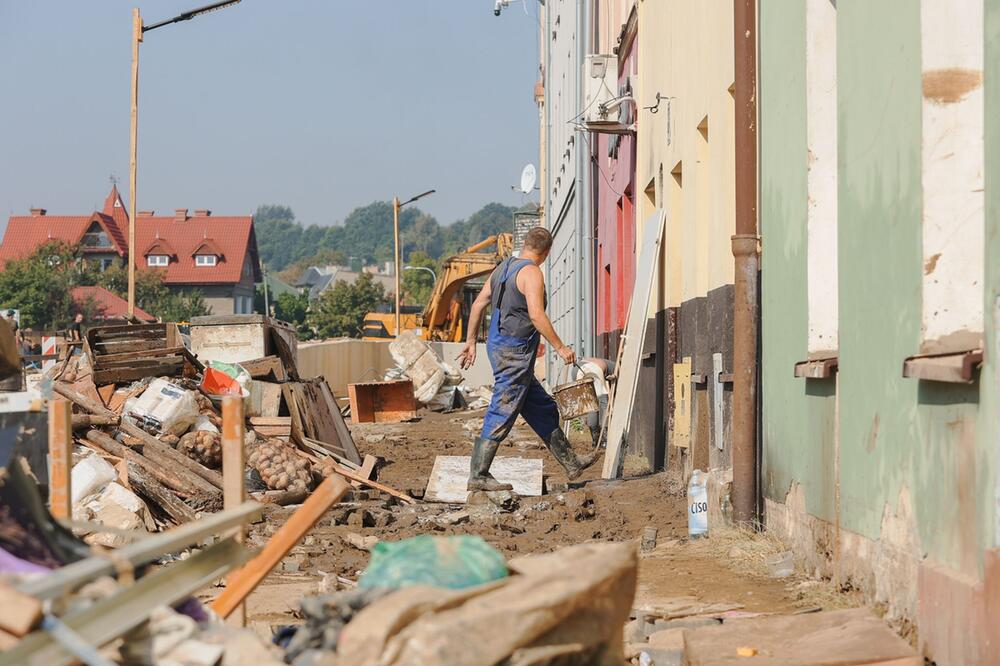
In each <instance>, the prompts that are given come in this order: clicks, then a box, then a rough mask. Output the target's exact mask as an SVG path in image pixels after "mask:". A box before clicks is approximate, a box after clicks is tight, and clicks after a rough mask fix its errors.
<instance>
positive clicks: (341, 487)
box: [212, 475, 351, 617]
mask: <svg viewBox="0 0 1000 666" xmlns="http://www.w3.org/2000/svg"><path fill="white" fill-rule="evenodd" d="M350 488H351V487H350V486H349V485H347V482H345V481H344V479H343V477H340V476H337V475H332V476H329V477H327V478H326V479H324V481H323V483H321V484H319V486H317V487H316V490H314V491H313V492H312V494H311V495H309V499H307V500H306V501H305V502H303V504H302V506H300V507H299V508H298V509H297V510H296V511H295V513H293V514H292V515H291V516H289V517H288V520H286V521H285V524H284V525H282V526H281V527H280V528H278V531H277V532H275V533H274V536H272V537H271V539H270V540H269V541H268V542H267V543H266V544H265V545H264V548H263V549H262V550H261V551H260V553H259V554H258V555H257V556H256V557H255V558H253V559H252V560H250V561H249V562H247V564H246V566H244V567H243V568H242V569H240V570H239V571H237V572H236V573H234V574H233V575H232V576H230V577H229V580H228V581H227V582H226V589H225V590H223V592H222V594H220V595H219V596H218V597H216V599H215V601H214V602H212V610H213V611H215V612H216V613H218V614H219V615H220V616H222V617H229V614H230V613H232V612H233V611H234V610H235V609H236V608H237V607H238V606H239V605H240V604H242V603H243V601H244V600H245V599H246V598H247V596H248V595H249V594H250V593H251V592H253V591H254V589H256V587H257V586H258V585H260V582H261V581H262V580H264V578H265V577H266V576H267V575H268V574H269V573H271V570H272V569H274V567H275V566H277V565H278V563H279V562H281V560H282V559H283V558H284V557H285V555H287V554H288V552H289V551H290V550H291V549H292V548H294V547H295V545H296V544H298V542H299V541H301V540H302V539H303V537H305V535H306V534H307V533H308V532H309V530H311V529H312V528H313V526H314V525H315V524H316V523H317V522H318V521H319V519H320V518H322V517H323V514H324V513H326V512H327V511H328V510H329V509H330V507H331V506H333V505H334V504H336V503H337V502H339V501H340V498H341V497H343V496H344V495H345V494H346V493H347V491H348V490H350Z"/></svg>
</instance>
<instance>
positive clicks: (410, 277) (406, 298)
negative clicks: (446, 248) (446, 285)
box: [402, 250, 438, 305]
mask: <svg viewBox="0 0 1000 666" xmlns="http://www.w3.org/2000/svg"><path fill="white" fill-rule="evenodd" d="M406 265H408V266H421V267H423V268H429V269H431V270H432V271H434V272H435V273H437V272H438V263H437V262H436V261H434V260H433V259H431V258H430V257H429V256H427V254H426V253H425V252H421V251H419V250H418V251H417V252H414V253H412V254H411V255H410V260H409V261H408V262H407V263H406ZM402 282H403V284H402V293H403V303H404V304H405V305H426V304H427V301H429V300H430V298H431V292H433V291H434V278H433V277H432V276H431V274H430V273H428V272H427V271H419V270H409V271H408V270H404V271H403V274H402Z"/></svg>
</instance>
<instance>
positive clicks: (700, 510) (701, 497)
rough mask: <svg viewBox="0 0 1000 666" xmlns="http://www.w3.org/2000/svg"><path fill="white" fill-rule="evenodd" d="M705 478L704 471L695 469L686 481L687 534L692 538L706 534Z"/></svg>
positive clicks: (706, 501) (706, 496) (706, 503)
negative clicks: (688, 480) (687, 481)
mask: <svg viewBox="0 0 1000 666" xmlns="http://www.w3.org/2000/svg"><path fill="white" fill-rule="evenodd" d="M707 480H708V479H707V475H706V474H705V472H703V471H701V470H700V469H696V470H695V471H694V472H693V473H692V474H691V481H690V482H689V483H688V536H689V537H690V538H692V539H698V538H701V537H706V536H708V490H707V489H706V488H705V483H706V481H707Z"/></svg>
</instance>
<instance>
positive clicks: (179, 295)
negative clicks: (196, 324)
mask: <svg viewBox="0 0 1000 666" xmlns="http://www.w3.org/2000/svg"><path fill="white" fill-rule="evenodd" d="M93 277H94V284H97V285H98V286H101V287H104V288H105V289H107V290H108V291H110V292H113V293H115V294H117V295H118V296H120V297H122V298H128V268H127V267H125V266H113V267H111V268H108V269H107V270H105V271H104V272H101V273H95V274H94V276H93ZM135 304H136V305H138V306H139V307H140V308H142V309H143V310H145V311H146V312H148V313H149V314H151V315H153V316H154V317H159V318H160V319H162V320H163V321H191V318H192V317H199V316H201V315H207V314H210V312H209V309H208V306H207V305H205V299H204V298H203V297H202V295H201V292H200V291H198V290H197V289H194V290H191V291H180V292H175V291H171V290H170V289H169V288H168V287H167V286H166V285H165V284H163V271H160V270H141V271H136V273H135Z"/></svg>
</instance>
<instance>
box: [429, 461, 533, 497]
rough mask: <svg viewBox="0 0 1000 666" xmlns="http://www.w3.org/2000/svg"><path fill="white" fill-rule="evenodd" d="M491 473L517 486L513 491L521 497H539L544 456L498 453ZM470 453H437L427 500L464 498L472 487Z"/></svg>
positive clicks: (500, 479)
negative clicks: (467, 485) (440, 454)
mask: <svg viewBox="0 0 1000 666" xmlns="http://www.w3.org/2000/svg"><path fill="white" fill-rule="evenodd" d="M490 473H491V474H492V475H493V476H494V477H495V478H496V480H497V481H499V482H501V483H509V484H511V485H512V486H514V492H515V493H517V494H518V495H521V496H522V497H538V496H540V495H541V494H542V460H541V458H503V457H498V458H496V459H495V460H494V461H493V464H492V465H490ZM468 482H469V456H437V457H436V458H434V467H433V468H432V469H431V474H430V477H428V479H427V490H426V491H425V492H424V500H425V501H428V502H448V503H453V504H458V503H462V502H465V500H466V499H467V498H468V496H469V491H468V490H466V489H465V487H466V484H467V483H468Z"/></svg>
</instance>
